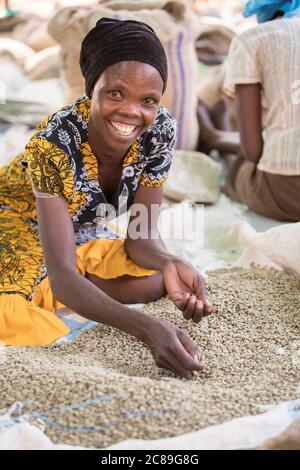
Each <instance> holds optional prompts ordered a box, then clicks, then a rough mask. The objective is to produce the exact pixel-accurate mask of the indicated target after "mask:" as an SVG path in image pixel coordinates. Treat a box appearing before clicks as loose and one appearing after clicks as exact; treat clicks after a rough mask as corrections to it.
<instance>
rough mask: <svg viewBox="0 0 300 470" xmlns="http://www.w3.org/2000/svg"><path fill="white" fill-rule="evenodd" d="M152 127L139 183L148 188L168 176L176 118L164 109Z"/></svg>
mask: <svg viewBox="0 0 300 470" xmlns="http://www.w3.org/2000/svg"><path fill="white" fill-rule="evenodd" d="M154 129H155V131H154V132H153V136H152V138H151V143H152V144H151V146H150V148H149V149H148V159H147V164H146V166H145V168H144V170H143V172H142V174H141V177H140V184H141V185H143V186H147V187H150V188H151V187H156V188H157V187H159V186H161V185H162V184H163V183H164V182H165V181H166V179H167V178H168V175H169V171H170V167H171V163H172V157H173V151H174V148H175V144H176V120H175V119H174V118H173V117H172V116H171V114H170V113H168V112H167V111H166V110H164V113H163V114H162V115H161V116H160V118H159V119H158V120H157V122H156V123H155V126H154Z"/></svg>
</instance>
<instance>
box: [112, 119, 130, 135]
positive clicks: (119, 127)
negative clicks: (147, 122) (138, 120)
mask: <svg viewBox="0 0 300 470" xmlns="http://www.w3.org/2000/svg"><path fill="white" fill-rule="evenodd" d="M109 122H110V123H111V125H112V126H113V128H114V129H115V130H116V131H117V132H118V134H120V135H124V136H129V135H131V134H133V132H134V131H135V129H136V126H125V125H124V124H121V123H119V122H114V121H109Z"/></svg>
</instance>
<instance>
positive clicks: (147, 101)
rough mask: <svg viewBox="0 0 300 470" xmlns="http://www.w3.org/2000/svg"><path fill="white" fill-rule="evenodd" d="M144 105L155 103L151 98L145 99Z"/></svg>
mask: <svg viewBox="0 0 300 470" xmlns="http://www.w3.org/2000/svg"><path fill="white" fill-rule="evenodd" d="M145 103H146V104H155V103H156V101H155V100H154V99H152V98H145Z"/></svg>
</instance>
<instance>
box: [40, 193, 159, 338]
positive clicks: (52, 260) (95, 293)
mask: <svg viewBox="0 0 300 470" xmlns="http://www.w3.org/2000/svg"><path fill="white" fill-rule="evenodd" d="M37 211H38V222H39V230H40V237H41V241H42V246H43V252H44V258H45V263H46V266H47V271H48V276H49V282H50V285H51V288H52V291H53V294H54V296H55V298H57V299H58V300H59V301H60V302H61V303H63V304H64V305H66V306H68V307H69V308H71V309H72V310H74V311H75V312H77V313H79V314H80V315H82V316H83V317H85V318H88V319H90V320H94V321H97V322H100V323H104V324H106V325H110V326H113V327H115V328H119V329H120V330H123V331H126V332H127V333H129V334H131V335H133V336H135V337H137V338H139V339H142V338H143V334H144V330H145V329H146V328H147V327H148V323H149V320H150V318H151V317H149V316H147V315H145V314H143V313H141V312H138V311H137V310H132V309H130V308H128V307H126V306H125V305H122V304H120V303H119V302H117V301H115V300H113V299H112V298H110V297H109V296H108V295H106V294H105V293H104V292H102V291H101V290H100V289H99V288H98V287H96V286H95V285H94V284H93V283H92V282H90V281H89V280H88V279H86V278H85V277H84V276H81V275H80V274H79V273H78V272H77V270H76V245H75V240H74V231H73V226H72V222H71V218H70V215H69V212H68V208H67V205H66V203H65V201H64V200H63V199H62V198H60V197H55V198H37Z"/></svg>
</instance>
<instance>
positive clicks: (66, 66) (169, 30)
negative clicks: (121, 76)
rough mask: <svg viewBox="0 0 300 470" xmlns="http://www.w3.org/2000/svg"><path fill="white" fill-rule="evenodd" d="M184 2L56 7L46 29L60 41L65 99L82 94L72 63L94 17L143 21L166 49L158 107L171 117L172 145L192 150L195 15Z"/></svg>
mask: <svg viewBox="0 0 300 470" xmlns="http://www.w3.org/2000/svg"><path fill="white" fill-rule="evenodd" d="M187 5H188V4H187V3H182V2H178V1H174V2H167V1H163V0H156V1H153V0H144V1H142V2H134V1H120V0H118V1H117V0H110V1H105V2H102V3H101V4H100V5H98V6H94V7H91V6H90V7H74V8H65V9H62V10H60V11H59V12H58V13H57V14H56V15H55V16H54V17H53V18H52V20H51V21H50V24H49V32H50V34H51V35H52V37H53V38H54V39H55V40H56V41H57V42H58V43H59V44H60V45H61V49H62V62H63V77H64V79H65V80H66V82H67V85H68V88H69V94H68V100H69V101H72V100H73V99H75V98H77V97H78V96H80V95H81V94H83V93H84V81H83V78H82V76H81V73H80V68H79V63H78V61H79V51H80V46H81V42H82V39H83V38H84V36H85V35H86V34H87V32H88V31H89V30H90V29H91V28H92V27H93V26H94V25H95V23H96V21H97V20H98V19H99V18H101V17H103V16H108V17H114V18H118V19H124V20H125V19H135V20H138V21H143V22H145V23H148V24H149V25H150V26H151V27H152V28H153V29H154V30H155V31H156V33H157V35H158V36H159V38H160V40H161V41H162V43H163V45H164V47H165V49H166V53H167V57H168V63H169V82H168V87H167V90H166V92H165V94H164V97H163V100H162V105H163V106H165V107H166V108H167V109H168V110H169V111H170V112H171V113H172V114H173V115H174V117H175V118H176V119H177V125H178V131H177V148H181V149H186V150H194V149H195V148H196V146H197V141H198V134H199V127H198V122H197V117H196V109H197V64H198V61H197V55H196V50H195V40H196V38H197V36H198V33H199V18H198V17H197V15H194V14H193V13H192V11H191V10H190V9H189V8H188V6H187ZM108 7H109V8H108ZM141 7H145V8H143V9H141ZM146 7H147V8H146ZM120 8H122V9H120Z"/></svg>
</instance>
